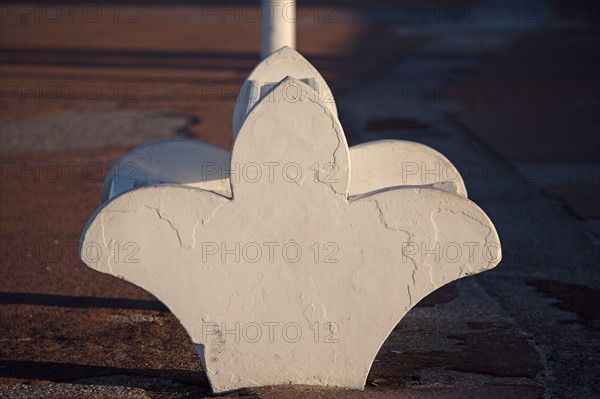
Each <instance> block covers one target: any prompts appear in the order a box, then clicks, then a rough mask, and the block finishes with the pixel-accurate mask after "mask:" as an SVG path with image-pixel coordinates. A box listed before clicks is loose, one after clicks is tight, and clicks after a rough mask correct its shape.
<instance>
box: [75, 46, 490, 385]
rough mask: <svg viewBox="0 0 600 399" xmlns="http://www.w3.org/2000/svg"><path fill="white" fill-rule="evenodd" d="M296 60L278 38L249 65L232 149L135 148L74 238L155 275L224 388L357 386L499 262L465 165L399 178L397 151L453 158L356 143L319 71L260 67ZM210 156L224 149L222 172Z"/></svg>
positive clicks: (147, 280)
mask: <svg viewBox="0 0 600 399" xmlns="http://www.w3.org/2000/svg"><path fill="white" fill-rule="evenodd" d="M288 58H293V59H295V60H296V61H295V63H297V64H301V65H303V67H306V65H309V66H310V64H308V63H307V62H306V60H304V59H303V58H302V57H300V55H299V54H298V53H296V52H294V51H293V50H290V49H287V48H284V49H282V50H280V51H279V52H277V53H275V54H274V55H273V56H271V57H270V58H269V59H267V60H265V61H263V62H262V63H261V64H260V65H259V66H258V67H257V68H256V69H255V71H254V72H253V75H251V79H250V80H252V79H253V78H254V81H257V82H260V83H259V84H258V85H257V87H258V89H259V90H257V93H259V94H257V96H258V98H253V99H249V100H248V101H247V103H246V104H245V105H244V106H246V108H245V109H244V110H243V112H241V111H240V112H241V113H240V114H237V115H238V117H237V118H238V119H239V120H241V121H240V122H238V123H239V131H238V132H237V135H236V137H235V143H234V146H233V150H232V152H231V155H229V153H228V152H226V151H223V150H220V149H217V148H216V147H212V146H208V145H206V144H203V143H198V142H193V141H186V140H177V141H173V140H168V141H162V142H158V143H156V144H149V145H146V146H144V147H141V148H138V149H136V150H134V151H133V152H131V153H130V154H128V155H126V156H125V157H124V158H123V159H121V160H120V161H119V162H118V163H117V164H116V165H115V169H117V170H115V171H114V172H113V173H111V175H110V177H109V178H108V179H107V181H106V184H105V187H104V190H103V198H104V200H106V202H105V203H104V204H103V205H102V207H101V208H100V209H99V210H98V211H97V212H96V213H95V214H94V216H93V217H92V218H91V220H90V221H89V223H88V225H87V226H86V228H85V231H84V233H83V235H82V239H81V247H80V255H81V257H82V259H83V261H84V262H85V263H86V264H87V265H88V266H89V267H91V268H93V269H95V270H98V271H101V272H104V273H109V274H112V275H114V276H117V277H120V278H124V279H126V280H127V281H130V282H132V283H134V284H136V285H138V286H140V287H142V288H144V289H146V290H147V291H149V292H151V293H152V294H154V295H155V296H156V297H157V298H158V299H159V300H160V301H162V302H163V303H165V304H166V306H168V308H169V309H170V310H171V311H172V312H173V313H174V314H175V315H176V316H177V317H178V318H179V320H180V322H181V323H182V325H183V326H184V327H185V329H186V330H187V332H188V334H189V335H190V338H191V340H192V342H193V343H194V346H195V348H196V350H197V352H198V354H199V357H200V360H201V362H202V364H203V366H204V368H205V370H206V373H207V375H208V378H209V380H210V383H211V386H212V388H213V390H214V391H215V392H223V391H229V390H234V389H238V388H241V387H249V386H261V385H279V384H305V385H319V386H337V387H346V388H357V389H362V388H363V387H364V384H365V380H366V378H367V374H368V372H369V369H370V367H371V364H372V362H373V359H374V358H375V355H376V354H377V352H378V351H379V348H380V347H381V345H382V344H383V342H384V341H385V339H386V338H387V336H388V335H389V334H390V332H391V331H392V329H393V328H394V327H395V326H396V324H398V322H399V321H400V320H401V319H402V317H403V316H404V315H405V314H406V313H407V312H408V311H409V310H410V309H411V308H412V307H413V306H414V305H415V304H417V303H418V302H419V301H420V300H421V299H422V298H424V297H425V296H427V295H428V294H429V293H431V292H432V291H434V290H436V289H437V288H439V287H441V286H443V285H444V284H447V283H449V282H451V281H453V280H456V279H458V278H461V277H464V276H468V275H472V274H476V273H479V272H482V271H485V270H488V269H490V268H492V267H494V266H495V265H496V264H497V263H498V262H499V260H500V253H501V252H500V242H499V239H498V235H497V233H496V230H495V228H494V226H493V224H492V222H491V221H490V220H489V218H488V217H487V216H486V215H485V213H484V212H483V211H482V210H481V209H479V208H478V207H477V206H476V205H475V204H474V203H473V202H471V201H470V200H468V199H467V198H466V192H465V189H464V184H463V183H462V180H460V178H459V177H457V178H456V179H455V180H454V181H451V182H446V181H436V180H435V179H434V180H433V181H422V180H418V181H415V180H414V175H413V174H412V173H411V174H410V177H411V178H413V180H410V181H403V180H404V179H403V178H402V177H403V176H402V171H401V169H400V167H401V165H400V166H398V165H397V164H398V163H400V164H401V163H402V162H404V161H406V160H407V159H408V160H409V161H410V162H416V163H417V164H419V163H421V162H428V163H429V164H428V165H429V167H431V163H434V162H441V163H443V165H451V164H450V163H449V161H448V160H447V159H446V158H444V157H442V156H441V155H439V154H438V153H437V152H435V151H433V150H431V149H429V148H427V147H425V146H421V145H418V144H414V143H407V142H397V141H384V142H379V143H375V144H366V145H362V146H358V147H356V148H354V149H352V150H350V151H349V149H348V145H347V143H346V139H345V137H344V133H343V131H342V128H341V125H340V123H339V121H338V119H337V117H336V114H335V106H334V105H333V106H332V105H331V104H329V105H328V104H326V103H325V102H324V98H323V94H324V91H323V90H317V89H316V88H317V87H319V86H318V83H321V84H322V83H323V81H322V78H321V77H320V76H319V75H318V74H317V72H316V71H315V70H314V69H309V70H308V72H309V73H310V74H312V76H302V75H300V76H294V77H285V76H277V75H272V76H269V79H267V80H261V79H255V78H256V77H259V75H261V74H262V73H266V72H265V71H267V70H268V69H269V67H270V66H269V65H270V63H272V64H277V61H278V59H288ZM292 64H293V63H292ZM310 68H312V67H310ZM290 69H292V70H291V73H292V76H293V75H297V72H298V71H295V70H293V68H290ZM300 72H302V71H300ZM280 73H282V74H284V73H285V71H281V72H280ZM296 78H298V79H296ZM300 79H301V80H300ZM307 79H313V81H317V82H318V83H314V82H313V84H312V85H309V84H307V83H305V82H307V81H308V80H307ZM261 87H268V89H265V90H262V89H261ZM322 87H323V86H320V88H322ZM249 103H252V104H250V105H248V104H249ZM236 112H238V111H236ZM235 123H236V122H234V124H235ZM234 132H235V128H234ZM350 160H352V162H353V165H352V167H351V165H350ZM128 162H129V163H130V164H129V166H131V171H133V172H131V171H129V172H128V171H127V170H123V168H125V169H127V167H126V166H127V164H128ZM204 162H208V163H210V164H211V165H212V164H218V163H220V162H226V163H227V165H226V168H225V167H219V168H220V169H219V172H222V171H223V169H226V171H227V173H226V176H225V178H221V176H219V179H216V178H213V174H214V173H215V169H214V168H213V167H211V168H209V169H210V170H209V171H207V168H204V164H203V163H204ZM386 162H387V163H386ZM213 166H214V165H213ZM447 167H449V166H447ZM119 168H121V169H119ZM357 168H358V170H356V169H357ZM429 170H431V169H429ZM452 170H453V172H454V173H455V175H456V176H458V173H457V172H456V170H455V169H452ZM208 172H210V176H209V173H208ZM351 172H352V173H351ZM355 172H356V173H355ZM128 173H132V174H131V175H130V176H129V177H130V178H131V179H130V181H126V182H123V181H122V180H123V178H124V177H126V176H128ZM357 176H358V177H357ZM355 179H357V180H355Z"/></svg>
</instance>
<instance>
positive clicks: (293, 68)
mask: <svg viewBox="0 0 600 399" xmlns="http://www.w3.org/2000/svg"><path fill="white" fill-rule="evenodd" d="M287 76H290V77H293V78H295V79H298V80H301V81H303V82H304V83H306V84H308V85H309V86H311V88H312V89H313V90H314V91H315V94H314V95H316V96H318V97H319V98H320V99H321V101H322V102H323V103H324V104H325V105H326V106H327V108H328V109H329V111H330V112H331V113H332V114H333V115H334V116H335V117H337V108H336V106H335V100H334V99H333V94H332V93H331V89H330V88H329V86H328V85H327V82H325V79H323V77H322V76H321V74H320V73H319V71H317V70H316V69H315V67H314V66H312V64H311V63H310V62H308V61H307V60H306V58H304V57H303V56H302V55H301V54H300V53H298V52H297V51H296V50H294V49H292V48H290V47H281V48H279V47H278V50H277V51H275V52H274V53H273V54H271V55H270V56H269V57H268V58H267V59H265V60H263V61H261V62H260V63H259V64H258V65H257V66H256V67H255V68H254V69H253V70H252V72H250V75H249V76H248V78H247V79H246V80H245V81H244V84H243V85H242V88H241V90H240V93H239V94H238V97H237V100H236V102H235V107H234V110H233V137H234V138H235V137H236V136H237V134H238V131H239V130H240V127H241V126H242V124H243V123H244V119H245V118H246V115H247V114H248V112H249V111H250V110H251V109H252V107H253V106H254V105H255V104H256V103H257V102H258V101H259V100H260V99H261V98H264V97H265V96H267V97H268V96H269V94H268V91H269V88H270V87H272V86H273V85H276V84H277V83H279V82H280V81H281V80H282V79H284V78H286V77H287ZM289 95H290V96H291V95H293V93H289ZM285 96H288V93H285Z"/></svg>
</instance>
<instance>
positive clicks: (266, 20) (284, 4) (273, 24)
mask: <svg viewBox="0 0 600 399" xmlns="http://www.w3.org/2000/svg"><path fill="white" fill-rule="evenodd" d="M296 17H297V13H296V0H262V18H263V21H262V22H263V32H262V50H261V58H262V59H265V58H267V57H268V56H269V55H271V54H272V53H273V52H274V51H276V50H278V49H280V48H282V47H284V46H287V47H290V48H296Z"/></svg>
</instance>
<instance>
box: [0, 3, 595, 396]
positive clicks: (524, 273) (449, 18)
mask: <svg viewBox="0 0 600 399" xmlns="http://www.w3.org/2000/svg"><path fill="white" fill-rule="evenodd" d="M415 4H416V2H403V3H392V2H387V3H385V4H370V5H369V6H368V7H367V6H360V5H356V4H354V5H339V6H338V4H337V3H332V2H328V3H326V4H325V3H315V2H312V3H310V4H308V5H306V6H304V7H303V9H302V10H303V14H302V15H303V17H302V19H301V23H300V24H299V32H298V35H299V49H300V51H302V52H303V53H304V54H305V55H306V56H307V58H309V60H311V61H313V62H314V64H315V65H316V66H317V67H318V68H319V69H321V70H322V71H323V72H324V75H325V77H326V79H328V80H329V81H331V82H333V84H332V86H333V87H334V89H335V91H336V99H337V102H338V107H339V109H340V116H341V119H342V123H343V125H344V128H345V130H346V134H347V136H348V139H349V141H350V143H351V144H355V143H359V142H364V141H369V140H374V139H380V138H401V139H409V140H414V141H418V142H422V143H425V144H428V145H430V146H432V147H434V148H437V149H439V150H441V151H442V152H443V153H444V154H446V155H447V156H448V157H449V158H450V159H451V160H452V161H453V162H454V163H455V164H456V165H457V166H458V167H459V169H460V170H461V172H462V174H463V176H464V177H465V180H466V183H467V188H468V189H469V194H470V196H471V198H473V199H474V200H475V201H476V202H477V203H478V204H479V205H480V206H481V207H482V208H483V209H484V210H485V211H486V212H487V213H488V214H489V215H490V217H491V218H492V220H494V222H495V224H496V226H497V229H498V232H499V234H500V236H501V239H502V243H503V250H504V258H503V261H502V263H501V264H500V266H499V267H497V268H496V269H494V270H493V271H490V272H487V273H485V274H483V275H479V276H475V277H472V278H468V279H465V280H462V281H459V282H457V283H455V284H451V285H449V286H447V287H445V288H443V289H442V290H439V291H438V292H436V293H434V294H432V295H431V296H430V297H428V298H426V299H425V300H424V301H423V302H422V303H420V304H419V306H417V307H416V308H415V309H413V310H412V311H411V312H410V313H409V314H408V315H407V317H406V318H405V319H404V320H402V321H401V322H400V324H399V325H398V326H397V327H396V329H395V330H394V331H393V333H392V335H391V336H390V337H389V339H388V340H387V341H386V343H385V345H384V346H383V348H382V349H381V351H380V353H379V354H378V356H377V358H376V360H375V363H374V365H373V368H372V370H371V373H370V375H369V377H368V383H367V387H366V389H365V391H364V392H356V391H344V390H334V389H312V388H297V387H296V388H261V389H250V390H244V391H242V392H237V393H235V394H232V395H231V396H239V397H247V398H281V397H291V398H363V397H364V398H367V397H369V398H370V397H373V398H392V397H394V398H396V397H400V398H440V397H443V398H482V397H488V398H542V397H544V398H577V399H579V398H595V397H598V395H600V367H599V366H598V364H599V363H600V340H599V339H598V336H599V329H600V289H599V288H600V272H599V269H598V258H599V255H600V219H599V209H600V206H599V205H600V167H599V166H600V163H599V161H600V159H599V154H600V143H599V141H598V140H599V135H598V127H599V125H600V122H599V120H598V115H599V113H598V109H599V105H600V104H598V102H599V98H600V96H599V94H600V88H599V85H600V82H599V67H600V65H599V60H598V54H599V53H600V52H599V51H598V50H599V48H598V47H599V38H600V35H599V34H598V26H599V24H598V22H599V14H598V5H597V4H596V2H594V1H584V0H579V1H567V0H564V1H541V0H540V1H537V0H536V1H521V2H514V1H503V2H497V1H483V0H482V1H434V0H428V1H425V2H421V3H419V4H420V5H415ZM333 6H335V7H333ZM38 7H41V8H38V9H33V10H34V12H33V13H31V12H30V13H29V14H27V15H26V16H25V17H26V20H25V22H23V21H22V20H21V18H22V16H23V15H22V14H23V10H22V9H18V8H17V9H12V8H6V7H4V5H3V8H2V18H3V19H2V24H1V25H0V33H1V38H0V44H1V45H2V52H1V56H0V60H1V61H2V62H1V64H0V72H1V77H0V78H1V84H2V103H1V104H0V105H1V106H2V108H1V111H2V112H1V115H0V123H1V124H0V129H1V135H0V145H1V152H2V154H1V156H2V165H1V166H2V173H1V178H2V180H1V193H0V195H1V197H0V199H1V201H0V205H1V208H0V221H1V226H2V227H1V232H0V237H1V243H2V244H1V245H2V248H1V262H0V323H1V324H0V397H6V398H42V397H43V398H72V397H77V398H117V397H118V398H121V397H123V398H148V397H149V398H183V397H205V396H210V391H209V387H208V384H207V380H206V378H205V376H204V374H203V372H202V370H201V368H200V367H199V365H198V364H199V363H198V361H197V359H196V356H195V353H194V351H193V348H192V346H191V343H190V342H189V339H188V338H187V336H186V334H185V332H184V331H183V329H182V328H181V327H180V325H179V324H178V322H177V321H176V319H175V317H174V316H173V315H172V314H170V313H169V312H168V311H166V310H165V309H164V307H163V306H162V305H161V304H160V303H159V302H157V301H156V300H155V299H154V298H153V297H152V296H150V295H148V294H147V293H145V292H144V291H142V290H140V289H139V288H136V287H134V286H132V285H130V284H128V283H125V282H123V281H115V279H112V278H110V277H108V276H105V275H101V274H99V273H95V272H92V271H90V270H88V269H86V268H85V267H83V266H82V265H81V264H80V263H79V261H78V259H77V257H76V247H77V242H78V238H79V234H80V232H81V230H82V228H83V226H84V225H85V223H86V221H87V220H88V218H89V216H90V215H91V214H92V213H93V211H94V210H95V209H96V207H97V206H98V205H99V200H98V197H99V192H100V185H101V183H102V180H103V177H104V175H105V174H106V173H107V171H108V169H109V168H110V165H111V164H112V163H113V162H114V160H115V159H116V157H118V156H119V155H120V154H122V153H123V152H124V151H126V149H127V148H130V147H131V146H134V145H137V144H139V143H142V142H145V141H147V140H150V139H154V138H161V137H173V136H187V137H194V138H198V139H201V140H205V141H208V142H211V143H215V144H217V145H221V146H224V147H228V146H229V145H230V144H231V138H230V136H231V134H230V117H231V111H232V109H233V104H234V101H235V93H236V91H237V88H238V87H239V84H240V83H241V81H242V80H243V78H244V76H245V74H247V73H248V71H249V68H251V67H252V65H253V64H254V63H255V62H256V60H257V54H258V43H259V33H260V26H259V24H257V23H254V22H252V21H251V20H250V19H251V16H250V14H249V12H250V9H249V8H246V9H245V11H244V8H240V7H238V8H237V9H236V8H233V12H232V13H224V12H223V8H221V9H219V8H210V9H208V8H202V6H199V5H190V4H182V5H179V6H177V7H166V6H162V5H154V4H153V5H138V6H135V7H131V6H127V7H131V8H127V7H126V6H124V5H120V6H117V7H111V6H109V5H103V6H102V8H101V10H102V17H101V18H100V19H99V20H98V21H95V22H92V21H91V20H90V19H93V18H92V17H94V15H87V14H86V16H85V18H84V17H83V16H82V15H83V14H82V12H83V11H82V8H81V7H79V6H77V7H75V8H74V9H73V12H72V13H71V14H72V15H73V18H72V19H70V17H68V15H71V14H67V13H66V11H65V14H63V15H66V16H63V17H62V19H60V20H58V21H57V22H52V21H50V20H49V19H50V17H49V14H48V13H49V12H50V10H45V11H44V8H43V7H44V6H43V4H42V5H38ZM332 7H333V8H332ZM415 7H416V8H415ZM36 10H37V11H36ZM26 11H27V10H26ZM29 11H31V10H29ZM88 11H89V12H91V11H90V10H88ZM47 14H48V15H47ZM457 15H462V19H460V20H459V19H457V18H456V16H457ZM36 16H39V20H36ZM236 16H239V17H236ZM27 18H29V19H27ZM86 18H87V20H86ZM223 18H224V20H223ZM236 18H239V20H236ZM125 20H128V21H129V22H130V23H125ZM157 27H160V29H158V28H157ZM41 50H44V51H41ZM57 90H58V91H57ZM56 93H58V94H56ZM57 96H58V97H57ZM373 311H374V312H376V311H377V309H373Z"/></svg>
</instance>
